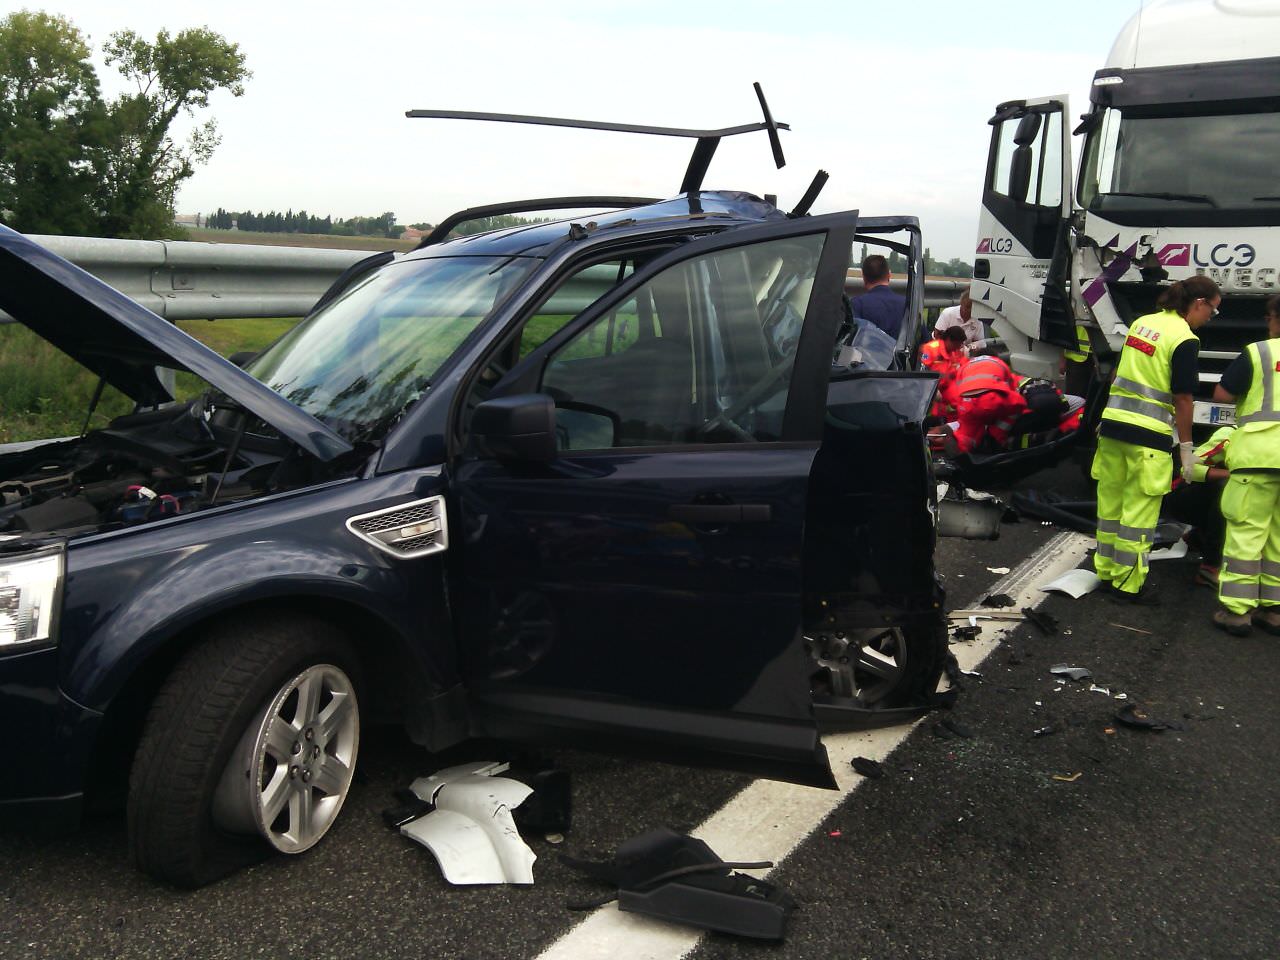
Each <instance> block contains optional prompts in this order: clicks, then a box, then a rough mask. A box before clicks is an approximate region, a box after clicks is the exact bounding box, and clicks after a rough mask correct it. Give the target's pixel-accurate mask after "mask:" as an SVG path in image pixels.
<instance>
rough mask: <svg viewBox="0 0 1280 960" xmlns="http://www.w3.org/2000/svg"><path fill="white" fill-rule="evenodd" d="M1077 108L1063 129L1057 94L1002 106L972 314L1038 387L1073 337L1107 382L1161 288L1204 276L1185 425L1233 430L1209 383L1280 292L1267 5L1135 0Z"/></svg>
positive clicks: (1274, 61)
mask: <svg viewBox="0 0 1280 960" xmlns="http://www.w3.org/2000/svg"><path fill="white" fill-rule="evenodd" d="M1089 99H1090V105H1089V110H1088V112H1087V113H1085V114H1084V115H1083V116H1082V118H1081V122H1080V124H1079V125H1078V126H1077V127H1076V128H1075V130H1074V131H1071V130H1070V127H1069V124H1068V121H1067V118H1068V116H1069V106H1068V102H1067V97H1065V96H1053V97H1041V98H1038V99H1027V100H1015V101H1010V102H1007V103H1002V104H1000V105H999V106H998V107H997V108H996V112H995V115H994V116H993V117H992V118H991V120H990V121H989V122H990V124H991V128H992V132H991V146H990V152H989V154H988V158H987V170H986V179H985V181H984V184H983V192H982V212H981V216H980V222H979V227H978V244H977V251H976V261H975V264H974V279H973V285H972V289H971V296H972V299H973V305H974V306H973V309H974V316H976V317H978V318H980V319H982V320H984V321H986V322H987V323H990V324H991V325H992V327H993V329H994V330H995V332H996V334H997V335H998V336H1000V337H1002V338H1003V339H1004V340H1005V342H1006V343H1007V344H1008V346H1009V349H1010V353H1011V358H1010V362H1011V364H1012V365H1013V367H1014V369H1016V370H1018V371H1019V372H1021V373H1026V374H1030V375H1037V376H1054V375H1055V374H1056V373H1057V372H1058V367H1059V361H1060V359H1061V357H1062V352H1063V349H1064V348H1066V349H1072V348H1074V347H1076V345H1077V328H1079V329H1080V330H1082V331H1084V333H1085V334H1086V335H1087V336H1088V339H1089V341H1090V343H1091V345H1092V348H1093V353H1092V356H1093V357H1094V358H1095V359H1096V361H1097V367H1096V371H1097V376H1096V377H1095V378H1094V383H1095V384H1097V383H1105V382H1106V381H1107V380H1108V379H1109V375H1110V371H1111V368H1112V367H1113V366H1114V362H1115V359H1116V355H1117V354H1118V351H1119V349H1120V346H1121V344H1122V343H1123V341H1124V337H1125V333H1126V331H1127V328H1128V326H1129V324H1130V323H1131V322H1132V321H1133V320H1134V319H1135V318H1136V317H1139V316H1142V315H1143V314H1145V313H1149V312H1151V311H1152V310H1154V309H1155V300H1156V297H1157V296H1158V295H1159V294H1160V291H1161V290H1162V288H1163V287H1165V286H1167V285H1168V283H1170V282H1172V281H1174V280H1180V279H1183V278H1186V277H1189V276H1193V275H1195V274H1205V275H1207V276H1209V277H1212V278H1213V279H1214V280H1215V281H1217V283H1218V285H1219V286H1220V287H1221V288H1222V294H1223V298H1222V308H1221V313H1220V315H1219V316H1218V317H1217V318H1216V319H1214V320H1213V321H1212V322H1210V323H1209V324H1208V325H1206V326H1205V327H1203V328H1202V329H1201V330H1200V331H1199V336H1200V343H1201V346H1200V371H1201V372H1200V391H1199V393H1198V394H1197V400H1196V404H1195V420H1196V422H1197V423H1200V424H1219V423H1229V422H1232V419H1233V417H1234V408H1232V407H1231V406H1229V405H1223V404H1217V403H1213V402H1211V401H1210V400H1209V398H1210V396H1211V394H1212V392H1213V385H1214V384H1215V383H1216V382H1217V381H1218V380H1219V379H1220V378H1221V376H1222V372H1223V370H1224V369H1225V368H1226V366H1227V364H1229V363H1230V362H1231V360H1232V359H1233V358H1235V357H1236V355H1237V354H1239V352H1240V351H1241V349H1242V348H1243V347H1244V346H1245V345H1246V344H1248V343H1250V342H1252V341H1254V340H1258V339H1261V338H1263V337H1265V336H1266V325H1265V321H1264V319H1263V304H1264V302H1265V300H1266V298H1267V297H1269V296H1271V295H1273V294H1276V293H1280V273H1278V271H1280V0H1208V2H1206V0H1152V2H1148V3H1147V4H1146V5H1145V7H1143V9H1141V10H1140V12H1139V13H1137V14H1136V15H1135V16H1134V17H1133V18H1132V19H1131V20H1130V21H1129V22H1128V23H1127V24H1126V25H1125V26H1124V28H1123V29H1122V30H1121V31H1120V34H1119V36H1118V37H1117V38H1116V41H1115V43H1114V45H1113V46H1112V48H1111V53H1110V55H1109V56H1108V57H1107V62H1106V65H1105V66H1104V67H1103V68H1102V69H1101V70H1098V71H1097V73H1096V74H1095V75H1094V79H1093V85H1092V87H1091V89H1090V97H1089ZM1072 132H1074V133H1075V134H1077V135H1082V136H1083V137H1084V140H1083V145H1082V150H1081V155H1080V163H1079V170H1078V173H1077V176H1076V177H1075V181H1074V190H1073V182H1072V176H1071V168H1072V149H1071V133H1072ZM1098 392H1099V391H1096V390H1095V391H1094V396H1095V398H1096V396H1097V394H1098ZM1094 408H1095V409H1096V404H1095V405H1094Z"/></svg>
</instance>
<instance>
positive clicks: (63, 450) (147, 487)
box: [0, 395, 349, 550]
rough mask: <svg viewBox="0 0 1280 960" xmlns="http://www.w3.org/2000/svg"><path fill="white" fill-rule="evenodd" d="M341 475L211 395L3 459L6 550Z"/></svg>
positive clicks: (1, 529) (1, 522)
mask: <svg viewBox="0 0 1280 960" xmlns="http://www.w3.org/2000/svg"><path fill="white" fill-rule="evenodd" d="M348 466H349V464H348ZM341 471H342V467H341V466H340V465H338V464H336V463H331V464H327V465H326V464H320V463H319V462H318V461H316V460H314V459H313V458H311V457H309V456H307V455H306V454H304V453H301V452H300V451H298V450H297V448H296V447H294V445H293V444H291V443H289V442H288V441H287V440H285V439H283V438H281V437H280V436H278V435H277V434H275V432H274V431H272V430H271V429H270V428H268V427H266V425H265V424H263V423H262V421H260V420H258V419H256V418H254V417H252V416H251V415H247V414H245V413H243V412H242V411H241V410H239V408H236V407H222V408H215V407H214V406H213V405H212V403H211V402H209V401H208V400H207V395H206V397H201V398H198V399H196V400H194V401H192V402H191V403H189V404H184V405H181V406H171V407H167V408H164V409H160V410H152V411H147V412H144V413H135V414H130V415H128V416H124V417H119V418H117V419H116V420H114V421H112V423H111V424H110V425H109V426H108V427H106V428H105V429H102V430H95V431H92V432H91V433H88V434H86V435H85V436H83V437H78V438H75V439H71V440H63V441H54V442H51V443H47V444H42V445H41V446H38V447H35V448H32V449H29V450H24V451H21V452H18V453H10V454H7V455H4V456H0V549H7V550H12V549H15V548H21V547H23V546H25V545H27V544H30V543H34V542H39V541H45V540H48V539H50V537H51V535H52V536H55V537H69V536H78V535H79V536H82V535H86V534H90V533H100V532H105V531H108V530H114V529H119V528H123V527H130V526H136V525H139V524H145V523H151V522H154V521H156V520H160V519H164V518H168V517H173V516H177V515H179V514H187V513H192V512H195V511H198V510H204V509H207V508H209V507H210V506H214V505H217V504H223V503H230V502H233V501H237V500H244V499H247V498H251V497H257V496H262V495H263V494H267V493H274V492H278V491H281V490H287V489H290V488H293V487H298V486H303V485H305V484H309V483H315V482H317V481H319V480H323V479H328V478H329V477H332V476H335V475H337V474H338V473H340V472H341Z"/></svg>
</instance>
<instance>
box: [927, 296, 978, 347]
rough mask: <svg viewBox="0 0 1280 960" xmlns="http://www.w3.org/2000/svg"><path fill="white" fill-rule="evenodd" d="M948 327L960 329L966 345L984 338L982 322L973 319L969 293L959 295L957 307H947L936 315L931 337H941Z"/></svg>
mask: <svg viewBox="0 0 1280 960" xmlns="http://www.w3.org/2000/svg"><path fill="white" fill-rule="evenodd" d="M948 327H960V328H962V329H963V330H964V342H965V343H966V344H972V343H977V342H978V341H979V340H983V339H985V338H986V335H987V333H986V330H984V329H983V327H982V321H981V320H975V319H974V318H973V303H972V301H970V299H969V291H967V290H966V291H965V292H964V293H962V294H961V295H960V305H959V306H957V307H947V308H946V309H945V310H943V311H942V313H940V314H938V322H937V323H935V324H934V325H933V335H934V336H935V337H941V336H942V331H943V330H946V329H947V328H948Z"/></svg>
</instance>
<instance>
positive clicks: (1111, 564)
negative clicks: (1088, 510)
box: [1092, 276, 1222, 604]
mask: <svg viewBox="0 0 1280 960" xmlns="http://www.w3.org/2000/svg"><path fill="white" fill-rule="evenodd" d="M1221 302H1222V295H1221V294H1220V293H1219V291H1218V285H1217V284H1216V283H1214V282H1213V281H1212V280H1210V279H1209V278H1208V277H1204V276H1195V277H1189V278H1187V279H1186V280H1179V281H1178V282H1176V283H1174V284H1172V285H1170V286H1169V287H1168V288H1167V289H1166V290H1165V291H1164V292H1163V293H1161V295H1160V299H1159V300H1157V301H1156V304H1157V306H1159V307H1160V308H1161V310H1160V312H1159V313H1151V314H1147V315H1146V316H1143V317H1139V318H1138V319H1137V320H1135V321H1134V322H1133V324H1132V325H1131V326H1130V327H1129V335H1128V337H1127V338H1126V339H1125V342H1124V346H1123V347H1122V348H1121V350H1120V362H1119V364H1118V365H1117V367H1116V375H1115V379H1114V380H1113V381H1112V383H1111V389H1110V392H1109V394H1108V397H1107V405H1106V409H1104V410H1103V411H1102V422H1101V423H1100V424H1099V426H1098V449H1097V452H1096V453H1095V454H1094V458H1093V469H1092V475H1093V478H1094V479H1095V480H1097V481H1098V549H1097V552H1096V553H1095V554H1094V558H1093V566H1094V570H1095V571H1096V572H1097V574H1098V578H1099V579H1100V580H1102V581H1103V583H1104V584H1105V587H1104V591H1105V593H1106V595H1108V596H1110V597H1111V598H1112V599H1117V600H1125V601H1128V602H1131V603H1144V604H1155V603H1157V602H1158V601H1157V598H1156V596H1155V594H1154V593H1153V592H1152V591H1151V590H1150V589H1146V590H1144V589H1143V585H1144V584H1145V582H1146V579H1147V555H1148V554H1149V553H1150V552H1151V542H1152V540H1154V539H1155V528H1156V524H1157V522H1158V521H1159V519H1160V503H1161V501H1162V500H1163V499H1164V495H1165V494H1166V493H1168V492H1169V489H1170V485H1171V483H1172V480H1173V460H1172V457H1171V456H1170V454H1171V452H1172V449H1173V447H1174V427H1175V425H1176V427H1177V438H1178V441H1179V442H1178V444H1177V445H1178V448H1179V459H1180V462H1181V465H1182V475H1183V478H1184V479H1186V480H1190V479H1191V478H1192V476H1193V474H1194V469H1195V463H1196V457H1195V449H1194V447H1193V445H1192V442H1191V409H1192V399H1191V397H1192V393H1193V391H1194V390H1195V388H1196V386H1197V384H1198V383H1199V377H1200V371H1199V357H1200V340H1199V338H1198V337H1197V336H1196V335H1195V333H1194V332H1193V331H1195V330H1197V329H1199V328H1200V327H1202V326H1203V325H1204V324H1206V323H1208V322H1209V320H1210V318H1211V317H1213V316H1214V314H1216V313H1217V312H1218V305H1219V304H1220V303H1221Z"/></svg>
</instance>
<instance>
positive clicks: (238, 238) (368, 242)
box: [186, 227, 418, 251]
mask: <svg viewBox="0 0 1280 960" xmlns="http://www.w3.org/2000/svg"><path fill="white" fill-rule="evenodd" d="M186 231H187V235H188V237H189V238H190V239H191V240H195V241H203V242H210V243H259V244H264V245H266V246H270V247H323V248H324V249H326V250H370V251H373V250H398V251H404V250H412V249H413V248H414V247H415V246H416V245H417V243H418V241H417V240H387V239H385V238H383V237H335V236H330V235H329V234H324V233H259V232H258V231H256V230H205V229H197V228H195V227H187V228H186Z"/></svg>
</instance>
